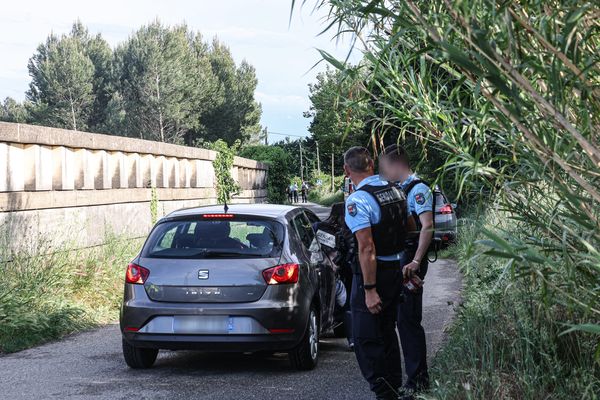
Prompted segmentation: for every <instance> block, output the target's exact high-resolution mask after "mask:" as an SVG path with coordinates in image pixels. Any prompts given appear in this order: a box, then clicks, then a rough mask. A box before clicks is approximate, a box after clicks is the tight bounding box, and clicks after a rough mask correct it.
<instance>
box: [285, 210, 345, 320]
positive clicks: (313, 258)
mask: <svg viewBox="0 0 600 400" xmlns="http://www.w3.org/2000/svg"><path fill="white" fill-rule="evenodd" d="M292 225H293V227H294V229H295V230H296V233H297V234H298V236H299V238H300V241H301V242H302V247H303V249H304V251H305V253H306V255H307V258H308V260H309V263H310V266H311V268H314V270H315V272H316V273H317V277H318V281H319V282H318V284H319V288H318V290H319V297H320V299H321V327H322V329H328V328H329V326H330V324H331V320H332V318H333V306H334V301H335V299H334V298H333V284H334V281H333V275H332V274H333V268H332V267H331V264H330V263H329V262H328V261H329V259H328V258H327V257H326V256H325V254H324V253H323V251H322V250H321V247H320V246H319V243H318V242H317V240H316V237H315V234H314V231H313V229H312V226H311V223H310V220H309V219H308V218H307V216H306V215H305V214H304V213H299V214H297V215H295V216H294V217H293V218H292Z"/></svg>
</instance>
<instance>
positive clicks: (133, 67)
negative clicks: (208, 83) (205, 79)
mask: <svg viewBox="0 0 600 400" xmlns="http://www.w3.org/2000/svg"><path fill="white" fill-rule="evenodd" d="M115 58H116V64H117V65H118V68H119V76H118V82H117V87H118V90H119V93H120V95H121V96H122V102H123V107H124V112H125V114H124V129H125V132H126V133H127V134H128V135H130V136H138V137H140V138H143V139H151V140H159V141H161V142H170V143H181V142H182V141H183V137H184V135H185V134H186V133H187V132H188V130H190V129H193V128H195V127H197V125H198V119H197V117H196V115H195V114H194V110H195V108H194V107H195V102H194V100H195V98H196V95H197V93H198V86H197V79H198V76H197V74H196V73H195V57H194V54H193V53H192V51H191V48H190V46H189V41H188V31H187V27H186V26H185V25H180V26H176V27H174V28H172V29H169V28H167V27H164V26H162V25H161V24H160V23H159V22H158V21H155V22H153V23H152V24H150V25H148V26H144V27H142V28H140V29H139V30H138V31H137V32H135V34H134V35H133V36H131V37H130V38H129V40H128V41H127V42H126V43H125V44H124V45H122V46H120V47H119V48H118V49H117V50H116V54H115Z"/></svg>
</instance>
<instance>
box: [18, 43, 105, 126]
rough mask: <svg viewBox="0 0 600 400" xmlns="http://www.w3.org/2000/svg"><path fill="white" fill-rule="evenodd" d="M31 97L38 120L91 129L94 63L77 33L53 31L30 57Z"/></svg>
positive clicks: (29, 92)
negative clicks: (57, 32) (74, 36)
mask: <svg viewBox="0 0 600 400" xmlns="http://www.w3.org/2000/svg"><path fill="white" fill-rule="evenodd" d="M28 68H29V74H30V75H31V77H32V81H31V83H30V85H29V87H30V89H29V91H28V92H27V98H28V100H30V101H31V102H32V108H31V113H32V116H33V119H34V121H35V122H36V123H40V124H44V125H50V126H56V127H61V128H69V129H74V130H78V129H80V130H85V129H87V123H88V119H89V117H90V114H91V112H92V107H93V103H94V93H93V83H92V81H93V77H94V65H93V64H92V61H91V60H90V58H89V57H88V56H87V55H86V54H85V52H84V49H83V47H82V45H81V43H79V41H78V40H76V39H75V38H73V37H70V36H62V37H61V38H60V39H59V38H57V37H56V36H54V35H50V37H48V39H47V40H46V43H45V44H42V45H40V46H39V47H38V52H37V54H35V55H34V56H33V57H32V58H31V59H30V61H29V66H28Z"/></svg>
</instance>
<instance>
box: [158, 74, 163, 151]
mask: <svg viewBox="0 0 600 400" xmlns="http://www.w3.org/2000/svg"><path fill="white" fill-rule="evenodd" d="M159 82H160V75H159V74H156V99H157V100H158V127H159V129H160V141H161V142H164V141H165V128H164V126H163V115H162V109H161V107H160V86H159Z"/></svg>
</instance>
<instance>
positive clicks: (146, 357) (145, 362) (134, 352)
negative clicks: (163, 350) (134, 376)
mask: <svg viewBox="0 0 600 400" xmlns="http://www.w3.org/2000/svg"><path fill="white" fill-rule="evenodd" d="M157 356H158V349H144V348H141V347H135V346H133V345H131V344H129V343H127V342H126V341H125V339H123V357H124V358H125V362H126V363H127V365H129V367H131V368H133V369H146V368H150V367H152V365H154V361H156V357H157Z"/></svg>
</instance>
